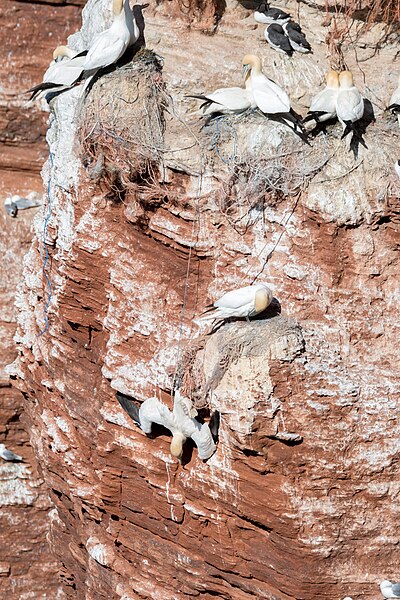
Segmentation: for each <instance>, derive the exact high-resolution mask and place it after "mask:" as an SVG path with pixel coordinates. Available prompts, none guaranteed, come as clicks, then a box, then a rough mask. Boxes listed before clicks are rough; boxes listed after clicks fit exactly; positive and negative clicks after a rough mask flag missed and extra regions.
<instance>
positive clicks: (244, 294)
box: [198, 283, 273, 321]
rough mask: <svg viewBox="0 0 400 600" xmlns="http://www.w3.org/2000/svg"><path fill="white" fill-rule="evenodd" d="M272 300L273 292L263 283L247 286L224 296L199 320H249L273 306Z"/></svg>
mask: <svg viewBox="0 0 400 600" xmlns="http://www.w3.org/2000/svg"><path fill="white" fill-rule="evenodd" d="M272 298H273V294H272V291H271V290H270V288H269V287H268V286H266V285H264V284H263V283H258V284H255V285H247V286H246V287H243V288H239V289H237V290H232V291H231V292H227V293H226V294H224V295H223V296H222V297H221V298H220V299H219V300H217V301H216V302H214V304H213V308H212V309H211V310H210V313H209V314H206V315H205V316H203V317H200V319H198V320H199V321H208V320H214V319H216V320H220V319H229V318H231V317H237V318H246V319H248V318H249V317H254V316H255V315H257V314H259V313H260V312H262V311H263V310H265V309H266V308H267V307H268V306H269V305H270V304H271V301H272Z"/></svg>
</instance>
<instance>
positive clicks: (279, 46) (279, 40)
mask: <svg viewBox="0 0 400 600" xmlns="http://www.w3.org/2000/svg"><path fill="white" fill-rule="evenodd" d="M264 37H265V39H266V40H267V42H268V44H269V45H270V46H271V48H273V49H274V50H276V51H277V52H282V54H287V55H288V56H292V54H293V48H292V46H291V44H290V41H289V38H288V37H287V36H286V35H285V32H284V30H283V28H282V26H281V25H278V24H276V23H273V24H272V25H268V27H266V28H265V31H264Z"/></svg>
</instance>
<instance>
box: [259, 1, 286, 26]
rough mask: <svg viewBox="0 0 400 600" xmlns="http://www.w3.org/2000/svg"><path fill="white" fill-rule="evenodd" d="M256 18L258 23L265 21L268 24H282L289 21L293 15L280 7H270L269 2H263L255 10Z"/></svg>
mask: <svg viewBox="0 0 400 600" xmlns="http://www.w3.org/2000/svg"><path fill="white" fill-rule="evenodd" d="M254 19H255V20H256V21H257V23H265V24H267V25H270V24H271V23H277V24H278V25H282V24H283V23H286V22H287V21H289V20H290V19H291V16H290V15H289V14H288V13H286V12H285V11H284V10H281V9H280V8H275V7H273V6H271V7H270V6H269V4H268V2H262V3H261V4H260V6H259V7H258V8H257V10H256V11H255V12H254Z"/></svg>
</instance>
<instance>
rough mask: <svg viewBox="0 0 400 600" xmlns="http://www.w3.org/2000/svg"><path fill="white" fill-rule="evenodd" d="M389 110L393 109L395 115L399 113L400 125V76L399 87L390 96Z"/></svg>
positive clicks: (399, 120)
mask: <svg viewBox="0 0 400 600" xmlns="http://www.w3.org/2000/svg"><path fill="white" fill-rule="evenodd" d="M388 110H391V111H392V113H393V114H394V115H397V120H398V122H399V125H400V76H399V85H398V87H397V89H396V90H395V91H394V92H393V94H392V97H391V98H390V104H389V106H388Z"/></svg>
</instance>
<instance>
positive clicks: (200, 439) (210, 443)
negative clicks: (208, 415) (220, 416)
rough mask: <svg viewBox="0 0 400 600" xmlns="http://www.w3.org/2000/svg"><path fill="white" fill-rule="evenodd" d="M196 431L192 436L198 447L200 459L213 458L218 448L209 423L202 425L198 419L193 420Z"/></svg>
mask: <svg viewBox="0 0 400 600" xmlns="http://www.w3.org/2000/svg"><path fill="white" fill-rule="evenodd" d="M193 422H194V424H195V430H194V432H193V433H192V435H191V436H190V437H191V438H192V440H193V441H194V443H195V444H196V446H197V450H198V452H199V458H201V459H203V460H207V458H210V456H212V455H213V454H214V452H215V450H216V448H217V446H216V444H215V442H214V440H213V436H212V435H211V431H210V428H209V426H208V424H207V423H203V424H200V423H199V422H198V421H196V419H193Z"/></svg>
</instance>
